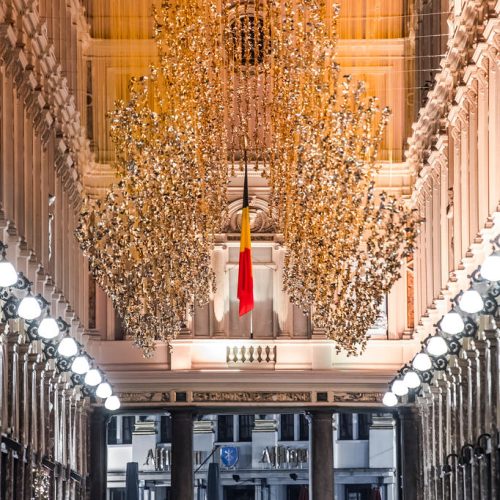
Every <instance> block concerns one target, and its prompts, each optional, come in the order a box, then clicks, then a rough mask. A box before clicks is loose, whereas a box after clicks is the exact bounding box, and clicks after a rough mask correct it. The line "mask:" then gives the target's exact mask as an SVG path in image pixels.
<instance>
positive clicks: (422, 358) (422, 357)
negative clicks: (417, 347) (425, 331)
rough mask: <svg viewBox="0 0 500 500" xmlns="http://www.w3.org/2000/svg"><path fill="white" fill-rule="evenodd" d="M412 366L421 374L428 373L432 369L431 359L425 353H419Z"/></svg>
mask: <svg viewBox="0 0 500 500" xmlns="http://www.w3.org/2000/svg"><path fill="white" fill-rule="evenodd" d="M411 364H412V366H413V368H415V370H418V371H419V372H426V371H427V370H430V369H431V368H432V361H431V358H429V356H428V355H427V354H425V352H419V353H418V354H417V355H416V356H415V357H414V358H413V361H412V363H411Z"/></svg>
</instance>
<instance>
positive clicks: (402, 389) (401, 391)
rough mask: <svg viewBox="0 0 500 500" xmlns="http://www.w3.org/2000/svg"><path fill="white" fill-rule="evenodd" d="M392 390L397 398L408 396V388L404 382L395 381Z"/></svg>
mask: <svg viewBox="0 0 500 500" xmlns="http://www.w3.org/2000/svg"><path fill="white" fill-rule="evenodd" d="M391 390H392V392H393V393H394V394H396V396H406V395H407V394H408V386H407V385H406V384H405V383H404V382H403V381H402V380H395V381H394V382H393V383H392V386H391Z"/></svg>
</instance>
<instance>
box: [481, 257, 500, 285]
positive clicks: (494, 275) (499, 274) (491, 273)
mask: <svg viewBox="0 0 500 500" xmlns="http://www.w3.org/2000/svg"><path fill="white" fill-rule="evenodd" d="M481 276H482V277H483V278H484V279H486V280H488V281H500V255H490V256H489V257H486V259H485V261H484V262H483V265H482V266H481Z"/></svg>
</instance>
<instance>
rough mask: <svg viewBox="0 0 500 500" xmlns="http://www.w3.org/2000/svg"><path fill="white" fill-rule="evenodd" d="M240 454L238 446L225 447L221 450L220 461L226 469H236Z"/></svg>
mask: <svg viewBox="0 0 500 500" xmlns="http://www.w3.org/2000/svg"><path fill="white" fill-rule="evenodd" d="M238 459H239V452H238V448H236V446H223V447H222V448H221V449H220V461H221V464H222V465H223V466H224V467H228V468H230V467H234V466H235V465H236V464H237V463H238Z"/></svg>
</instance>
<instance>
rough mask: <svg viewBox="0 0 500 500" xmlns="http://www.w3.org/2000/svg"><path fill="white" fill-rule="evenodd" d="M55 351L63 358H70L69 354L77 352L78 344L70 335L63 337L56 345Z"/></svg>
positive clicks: (72, 354)
mask: <svg viewBox="0 0 500 500" xmlns="http://www.w3.org/2000/svg"><path fill="white" fill-rule="evenodd" d="M57 352H58V353H59V354H60V355H61V356H64V357H65V358H71V356H74V355H75V354H76V353H77V352H78V345H77V343H76V342H75V339H72V338H71V337H64V338H63V339H62V340H61V342H60V343H59V346H58V347H57Z"/></svg>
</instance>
